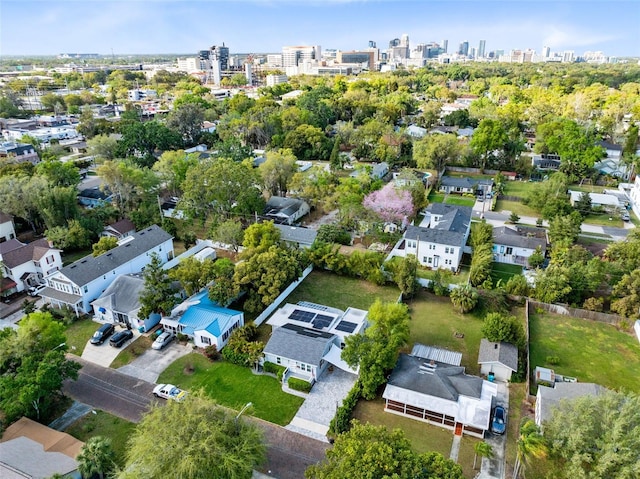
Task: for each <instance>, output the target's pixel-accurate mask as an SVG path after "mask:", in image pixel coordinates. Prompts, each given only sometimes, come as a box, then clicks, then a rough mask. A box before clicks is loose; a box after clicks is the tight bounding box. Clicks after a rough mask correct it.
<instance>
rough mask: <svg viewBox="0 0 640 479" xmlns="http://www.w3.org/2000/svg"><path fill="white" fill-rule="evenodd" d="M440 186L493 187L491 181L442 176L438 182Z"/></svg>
mask: <svg viewBox="0 0 640 479" xmlns="http://www.w3.org/2000/svg"><path fill="white" fill-rule="evenodd" d="M440 184H441V185H442V186H451V187H454V188H477V187H478V185H488V186H493V180H487V179H479V178H468V177H464V178H456V177H453V176H443V177H442V179H441V180H440Z"/></svg>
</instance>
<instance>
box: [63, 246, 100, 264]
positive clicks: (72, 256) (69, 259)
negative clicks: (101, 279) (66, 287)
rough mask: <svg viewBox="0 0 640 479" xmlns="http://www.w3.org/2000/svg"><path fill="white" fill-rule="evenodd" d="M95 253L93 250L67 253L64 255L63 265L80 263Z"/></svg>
mask: <svg viewBox="0 0 640 479" xmlns="http://www.w3.org/2000/svg"><path fill="white" fill-rule="evenodd" d="M92 253H93V249H91V248H89V249H83V250H80V251H72V252H71V253H65V254H63V255H62V265H63V266H67V265H68V264H71V263H73V262H75V261H78V260H79V259H81V258H84V257H85V256H88V255H90V254H92Z"/></svg>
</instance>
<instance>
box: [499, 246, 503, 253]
mask: <svg viewBox="0 0 640 479" xmlns="http://www.w3.org/2000/svg"><path fill="white" fill-rule="evenodd" d="M503 253H504V246H500V254H503Z"/></svg>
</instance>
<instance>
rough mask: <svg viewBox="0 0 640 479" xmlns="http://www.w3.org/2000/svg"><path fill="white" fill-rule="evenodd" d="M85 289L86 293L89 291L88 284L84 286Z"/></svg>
mask: <svg viewBox="0 0 640 479" xmlns="http://www.w3.org/2000/svg"><path fill="white" fill-rule="evenodd" d="M82 289H83V290H84V292H85V293H88V292H89V286H87V285H86V284H85V285H84V288H82Z"/></svg>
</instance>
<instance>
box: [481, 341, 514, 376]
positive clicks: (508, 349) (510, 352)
mask: <svg viewBox="0 0 640 479" xmlns="http://www.w3.org/2000/svg"><path fill="white" fill-rule="evenodd" d="M494 362H498V363H500V364H503V365H504V366H506V367H508V368H509V369H511V370H512V371H514V372H515V371H517V370H518V348H517V347H515V346H514V345H513V344H511V343H505V342H504V341H501V342H499V343H495V342H492V341H489V340H488V339H486V338H482V339H481V340H480V352H479V353H478V364H482V363H494Z"/></svg>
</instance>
